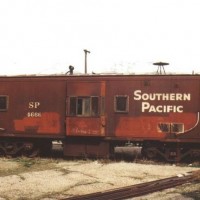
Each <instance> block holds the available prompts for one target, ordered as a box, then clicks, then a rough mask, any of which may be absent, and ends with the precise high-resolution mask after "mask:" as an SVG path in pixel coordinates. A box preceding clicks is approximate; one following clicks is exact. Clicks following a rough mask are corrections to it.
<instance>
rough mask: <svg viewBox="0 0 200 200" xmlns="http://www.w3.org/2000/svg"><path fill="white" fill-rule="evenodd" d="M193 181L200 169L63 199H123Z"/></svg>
mask: <svg viewBox="0 0 200 200" xmlns="http://www.w3.org/2000/svg"><path fill="white" fill-rule="evenodd" d="M193 181H200V170H198V171H195V172H188V173H186V174H181V175H179V176H174V177H170V178H165V179H160V180H156V181H151V182H147V183H141V184H137V185H132V186H128V187H122V188H117V189H113V190H108V191H104V192H96V193H92V194H87V195H81V196H74V197H69V198H65V199H63V200H122V199H128V198H132V197H138V196H142V195H146V194H149V193H152V192H156V191H160V190H163V189H168V188H172V187H176V186H178V185H182V184H185V183H190V182H193Z"/></svg>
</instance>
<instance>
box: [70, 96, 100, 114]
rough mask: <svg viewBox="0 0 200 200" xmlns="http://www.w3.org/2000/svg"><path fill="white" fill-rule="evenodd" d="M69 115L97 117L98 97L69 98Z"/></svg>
mask: <svg viewBox="0 0 200 200" xmlns="http://www.w3.org/2000/svg"><path fill="white" fill-rule="evenodd" d="M69 110H70V111H69V114H70V115H72V116H76V115H78V116H97V115H98V114H99V97H70V108H69Z"/></svg>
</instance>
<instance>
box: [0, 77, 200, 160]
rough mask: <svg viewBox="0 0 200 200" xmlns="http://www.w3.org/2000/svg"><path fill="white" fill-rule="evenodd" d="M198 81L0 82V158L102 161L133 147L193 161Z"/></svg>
mask: <svg viewBox="0 0 200 200" xmlns="http://www.w3.org/2000/svg"><path fill="white" fill-rule="evenodd" d="M199 102H200V76H199V75H91V76H90V75H83V76H76V75H73V76H24V77H23V76H18V77H1V78H0V153H1V154H8V155H15V154H19V153H20V152H21V153H22V154H25V155H29V156H30V155H35V154H37V153H38V152H39V151H49V150H50V148H51V143H52V141H53V140H62V142H63V144H64V155H66V156H96V157H108V156H111V155H112V154H113V152H114V148H115V147H116V146H123V145H125V144H126V143H127V142H131V143H133V144H137V145H140V146H141V147H142V152H143V154H144V155H146V156H147V157H149V158H154V157H155V156H158V155H159V156H161V157H163V158H164V159H166V160H181V159H183V158H185V157H187V156H194V155H199V154H200V123H199V112H200V104H199Z"/></svg>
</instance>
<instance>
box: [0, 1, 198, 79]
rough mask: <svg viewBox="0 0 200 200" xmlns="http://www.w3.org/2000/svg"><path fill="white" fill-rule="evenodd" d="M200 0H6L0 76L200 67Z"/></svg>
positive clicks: (0, 10)
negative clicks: (159, 64) (163, 64)
mask: <svg viewBox="0 0 200 200" xmlns="http://www.w3.org/2000/svg"><path fill="white" fill-rule="evenodd" d="M199 10H200V1H199V0H162V1H161V0H0V69H1V70H0V75H15V74H17V75H18V74H52V73H58V74H59V73H65V72H67V71H68V67H69V65H72V66H74V68H75V70H74V72H75V73H84V59H85V54H84V51H83V50H84V49H87V50H89V51H90V54H88V55H87V62H88V70H87V71H88V73H92V72H95V73H113V72H115V73H136V74H137V73H155V72H156V70H157V67H156V66H154V65H152V64H153V63H154V62H159V61H162V62H168V63H170V65H168V66H166V67H165V71H166V72H167V73H200V56H199V55H200V26H199V20H200V12H199Z"/></svg>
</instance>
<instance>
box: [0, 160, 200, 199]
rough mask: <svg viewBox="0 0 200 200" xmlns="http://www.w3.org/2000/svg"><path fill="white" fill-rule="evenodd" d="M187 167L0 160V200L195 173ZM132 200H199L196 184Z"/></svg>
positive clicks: (87, 190)
mask: <svg viewBox="0 0 200 200" xmlns="http://www.w3.org/2000/svg"><path fill="white" fill-rule="evenodd" d="M199 169H200V166H199V164H195V163H194V164H193V165H190V166H176V165H170V164H165V165H163V164H162V165H157V164H151V163H144V164H141V163H130V162H129V163H128V162H124V161H120V162H110V161H109V162H108V161H105V160H104V161H91V160H86V161H84V160H77V161H69V160H63V159H44V158H43V159H42V158H37V159H28V158H16V159H6V158H0V200H10V199H12V200H33V199H34V200H57V199H62V198H66V197H70V196H74V195H81V194H86V193H92V192H97V191H104V190H109V189H113V188H117V187H122V186H128V185H133V184H138V183H142V182H147V181H152V180H157V179H161V178H166V177H171V176H175V175H178V174H183V173H186V172H189V171H193V170H199ZM134 199H136V200H147V199H148V200H149V199H150V200H156V199H158V200H160V199H163V200H169V199H176V200H182V199H184V200H192V199H195V200H197V199H200V183H196V184H187V185H182V186H179V187H177V188H172V189H168V190H164V191H161V192H157V193H153V194H150V195H146V196H143V197H137V198H134Z"/></svg>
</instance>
